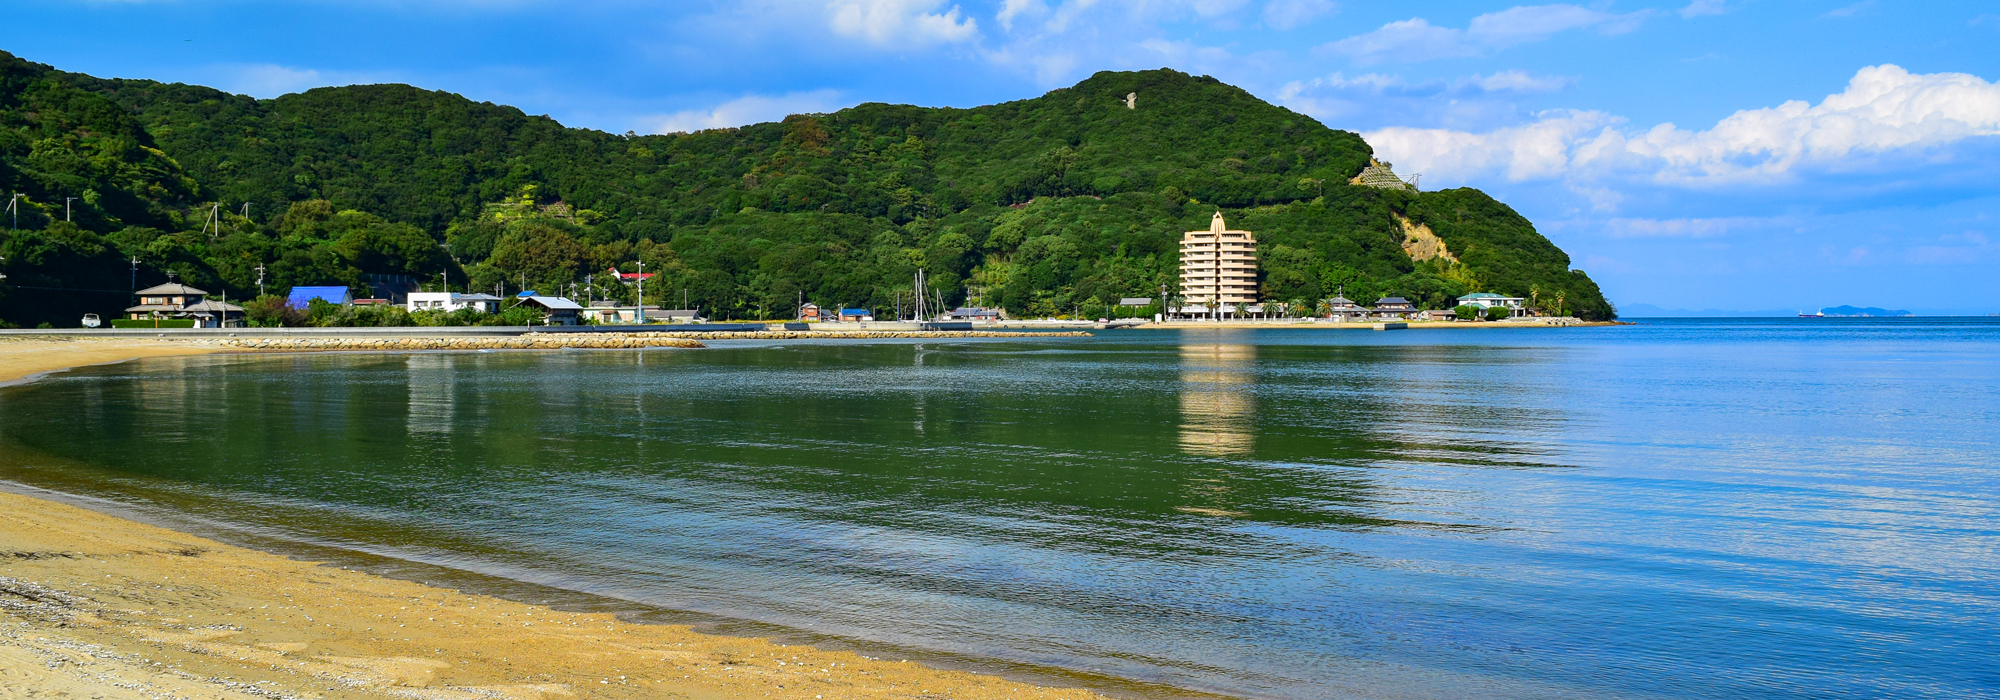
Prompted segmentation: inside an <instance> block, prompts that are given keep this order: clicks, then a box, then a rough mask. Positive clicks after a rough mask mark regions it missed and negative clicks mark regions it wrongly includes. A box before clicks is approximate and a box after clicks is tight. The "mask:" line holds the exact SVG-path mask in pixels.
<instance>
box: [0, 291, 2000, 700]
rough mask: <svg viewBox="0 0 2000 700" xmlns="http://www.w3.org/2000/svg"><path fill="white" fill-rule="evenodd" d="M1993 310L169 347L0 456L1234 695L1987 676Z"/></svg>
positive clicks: (269, 522)
mask: <svg viewBox="0 0 2000 700" xmlns="http://www.w3.org/2000/svg"><path fill="white" fill-rule="evenodd" d="M1996 428H2000V322H1993V321H1988V320H1961V321H1954V322H1940V321H1938V320H1925V321H1921V322H1911V321H1907V320H1864V319H1822V320H1797V321H1794V320H1789V319H1786V320H1758V321H1738V320H1705V321H1654V322H1648V323H1647V324H1645V325H1641V326H1635V327H1620V328H1602V329H1549V330H1526V329H1522V330H1479V331H1472V330H1412V331H1405V332H1396V333H1376V332H1367V331H1300V330H1270V331H1181V332H1175V331H1125V332H1108V333H1103V334H1100V336H1099V337H1097V338H1087V339H1077V338H1050V339H1043V340H1035V339H1029V340H1016V339H1009V340H1005V341H983V340H977V341H972V340H969V341H951V342H942V343H940V342H879V343H848V344H815V343H804V342H786V343H782V344H780V343H741V344H729V343H723V344H718V347H716V348H713V349H710V350H702V351H599V352H501V353H464V354H447V353H417V354H401V355H395V354H319V355H294V356H210V357H196V358H163V359H155V360H146V361H142V362H136V363H130V364H126V365H118V366H112V367H101V368H90V369H84V370H78V371H75V372H71V373H66V374H62V375H57V376H54V377H51V378H49V379H47V380H44V381H42V382H38V383H34V384H30V385H25V386H18V387H13V388H8V389H0V477H4V478H7V479H11V480H14V481H17V482H21V483H26V484H32V485H40V486H46V487H50V488H56V489H59V490H64V491H68V492H82V493H94V494H99V495H105V496H109V497H113V498H117V499H120V500H125V501H130V502H137V503H150V504H153V505H155V506H163V507H172V508H175V509H179V510H182V511H185V512H189V513H192V514H194V515H198V516H200V517H205V518H211V519H217V520H221V521H227V522H230V523H235V524H238V525H241V526H243V527H246V528H250V529H254V530H256V531H258V532H263V533H268V534H275V535H279V536H287V537H294V538H297V539H300V540H304V541H311V542H317V543H322V544H332V545H335V546H341V547H349V548H353V549H356V550H362V551H368V552H374V553H377V554H386V555H390V556H395V557H403V558H408V559H412V560H418V561H425V562H431V563H437V564H443V565H446V566H452V567H456V568H461V569H465V570H468V571H477V572H481V573H486V574H493V575H499V576H505V577H508V578H514V579H519V580H524V581H532V582H536V583H540V584H544V585H550V586H556V587H560V588H567V589H572V590H578V591H585V592H589V593H594V594H599V595H604V596H610V597H613V598H619V599H624V600H629V601H634V602H637V603H642V604H646V605H651V606H659V607H663V608H670V609H677V610H689V611H696V612H700V613H706V614H710V615H717V616H723V617H729V618H738V619H744V620H752V621H758V622H763V623H769V624H774V625H782V626H786V627H791V628H796V629H800V630H807V631H810V632H812V633H816V634H824V635H833V636H836V637H848V638H854V639H859V640H867V641H871V642H876V643H881V644H884V645H893V646H895V647H898V648H905V649H915V650H929V651H933V652H937V653H941V654H955V655H966V656H972V657H978V658H986V659H993V660H995V661H997V662H1001V663H1018V664H1038V665H1048V666H1055V667H1059V668H1066V669H1074V670H1079V671H1088V672H1096V673H1103V674H1109V675H1113V676H1118V677H1124V678H1131V679H1137V680H1143V681H1153V682H1160V683H1166V684H1170V685H1174V686H1179V687H1184V688H1190V689H1199V690H1212V691H1218V692H1223V693H1229V694H1237V695H1246V696H1258V697H1273V698H1322V697H1370V698H1376V697H1393V698H1402V697H1410V698H1445V697H1449V698H1457V697H1468V696H1475V695H1476V696H1483V697H1568V696H1576V697H1641V698H1643V697H1661V698H1741V697H1798V698H1806V697H1812V698H1850V697H1851V698H1874V697H1890V696H1893V697H1952V698H1964V697H2000V671H1996V670H1995V669H1996V668H2000V664H1995V663H1993V659H1995V658H2000V558H1996V554H2000V552H1996V549H2000V501H1996V497H2000V449H1996V446H2000V431H1996Z"/></svg>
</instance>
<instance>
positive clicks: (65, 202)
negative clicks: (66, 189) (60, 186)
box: [63, 197, 76, 221]
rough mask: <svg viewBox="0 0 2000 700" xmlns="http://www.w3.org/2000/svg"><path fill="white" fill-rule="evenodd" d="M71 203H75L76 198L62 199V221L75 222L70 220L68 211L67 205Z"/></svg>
mask: <svg viewBox="0 0 2000 700" xmlns="http://www.w3.org/2000/svg"><path fill="white" fill-rule="evenodd" d="M73 201H76V198H75V197H64V198H63V221H74V220H75V219H71V218H70V209H69V203H70V202H73Z"/></svg>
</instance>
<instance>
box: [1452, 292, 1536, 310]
mask: <svg viewBox="0 0 2000 700" xmlns="http://www.w3.org/2000/svg"><path fill="white" fill-rule="evenodd" d="M1523 301H1527V300H1526V299H1522V298H1521V297H1510V296H1505V295H1500V294H1494V293H1492V292H1473V293H1471V294H1467V295H1465V296H1462V297H1459V298H1458V305H1459V306H1477V307H1479V308H1482V309H1491V308H1494V307H1501V308H1506V309H1511V310H1512V311H1513V312H1514V315H1517V316H1518V315H1520V313H1521V302H1523Z"/></svg>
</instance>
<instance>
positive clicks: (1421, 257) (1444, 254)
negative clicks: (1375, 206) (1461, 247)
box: [1396, 214, 1458, 263]
mask: <svg viewBox="0 0 2000 700" xmlns="http://www.w3.org/2000/svg"><path fill="white" fill-rule="evenodd" d="M1396 223H1398V224H1401V225H1402V226H1403V252H1405V253H1409V254H1410V259H1411V260H1414V261H1417V262H1423V261H1425V260H1430V259H1433V258H1444V259H1446V260H1450V261H1452V262H1454V263H1455V262H1458V256H1456V255H1452V254H1451V251H1450V250H1447V249H1446V248H1445V247H1444V239H1441V238H1438V236H1437V234H1436V233H1432V232H1431V227H1430V225H1429V224H1419V223H1416V222H1414V221H1411V220H1409V218H1408V217H1405V216H1403V215H1401V214H1397V215H1396Z"/></svg>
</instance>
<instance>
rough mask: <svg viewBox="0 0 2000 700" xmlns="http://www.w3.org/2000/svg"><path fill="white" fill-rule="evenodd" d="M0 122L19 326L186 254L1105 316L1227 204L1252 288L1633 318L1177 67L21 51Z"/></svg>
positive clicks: (300, 272)
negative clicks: (792, 77)
mask: <svg viewBox="0 0 2000 700" xmlns="http://www.w3.org/2000/svg"><path fill="white" fill-rule="evenodd" d="M0 126H4V127H5V128H0V187H4V188H5V189H6V190H7V191H9V192H14V193H19V194H20V195H21V196H20V197H19V199H18V201H16V202H14V205H15V212H17V213H18V217H19V222H20V226H19V229H20V230H18V231H8V232H0V256H4V257H5V258H6V260H5V262H4V263H0V274H5V275H7V279H6V281H5V282H4V283H0V324H7V323H11V324H15V325H21V326H34V325H37V324H40V323H53V324H55V325H57V326H75V325H77V323H78V319H79V318H80V317H81V316H82V315H83V314H85V313H95V314H100V315H104V316H106V317H116V316H117V315H118V314H119V312H120V310H122V309H125V308H126V307H129V306H131V305H133V304H134V303H140V302H137V301H135V300H134V299H133V295H132V293H131V292H132V291H136V290H139V289H146V288H150V287H153V286H155V285H159V284H162V283H166V282H169V281H170V280H169V278H168V273H172V275H173V279H172V280H171V281H173V282H176V283H179V284H183V285H186V286H188V287H190V288H196V289H201V290H204V291H205V292H207V293H209V294H214V295H217V296H218V297H221V296H222V295H224V294H225V293H226V297H227V299H229V300H232V301H234V302H235V303H238V304H242V305H243V306H245V307H249V308H251V309H252V310H253V311H255V310H256V309H260V308H263V306H260V305H259V304H258V303H257V302H254V301H250V300H252V299H255V298H259V297H264V298H267V299H276V300H278V302H282V300H283V299H284V298H285V295H286V294H287V293H288V292H289V290H291V289H292V288H294V287H303V286H318V285H330V286H337V287H347V288H349V289H351V290H352V292H353V294H352V295H353V297H354V298H356V299H360V298H362V297H364V296H368V297H374V298H392V299H393V298H394V297H397V296H403V295H406V294H407V293H408V292H411V291H440V288H441V287H444V286H446V285H449V291H454V292H466V293H473V292H481V293H488V294H496V295H497V296H502V297H508V298H511V297H512V296H513V295H514V294H515V293H517V292H519V291H522V290H524V289H525V290H537V291H539V292H541V293H543V294H549V295H562V296H573V297H576V298H579V299H588V300H610V301H613V302H616V303H620V304H633V303H635V302H636V301H637V300H636V299H634V298H633V297H634V296H636V294H637V292H638V290H637V286H638V285H636V284H632V282H635V281H636V280H637V278H638V277H640V276H641V273H643V276H644V277H647V278H649V279H647V280H646V282H645V285H644V293H645V297H646V298H645V300H644V302H645V303H647V304H657V305H661V306H664V307H665V308H667V309H699V310H701V312H702V314H703V315H705V316H708V317H710V318H733V319H784V318H791V317H793V314H795V313H796V312H797V310H798V309H800V308H801V307H802V306H804V304H805V303H806V302H812V303H816V304H818V305H819V306H821V307H826V308H850V307H851V308H859V309H863V310H884V311H878V312H877V313H884V314H885V315H886V313H887V311H886V310H891V309H896V308H898V307H899V306H908V305H910V303H911V302H910V300H911V298H912V296H913V294H914V293H916V292H918V291H919V290H913V289H912V287H913V282H912V278H913V275H914V273H915V272H916V271H917V270H918V269H923V270H926V271H927V273H928V276H927V277H926V279H927V282H926V284H925V286H926V288H925V289H923V290H920V291H921V294H922V296H923V298H925V299H926V300H928V301H932V302H934V305H935V306H943V307H945V308H950V307H953V306H957V305H961V304H963V305H971V306H980V307H992V308H999V309H1004V310H1005V311H1006V312H1007V313H1008V314H1009V315H1011V316H1014V317H1055V316H1058V315H1061V316H1075V315H1081V316H1084V317H1086V318H1094V317H1097V316H1103V315H1116V312H1117V311H1119V308H1120V307H1119V304H1120V303H1121V300H1124V299H1129V298H1139V299H1153V298H1157V297H1159V296H1161V295H1162V294H1163V293H1165V294H1167V295H1169V296H1171V295H1173V294H1174V292H1175V289H1176V288H1177V287H1178V283H1179V269H1178V268H1179V262H1180V261H1179V253H1180V251H1179V242H1180V238H1181V235H1182V233H1183V232H1185V231H1189V230H1197V229H1202V228H1206V227H1207V226H1208V223H1209V221H1210V219H1211V217H1212V216H1213V215H1214V214H1216V213H1217V212H1218V211H1220V212H1222V213H1223V214H1224V215H1225V216H1226V217H1227V218H1228V221H1229V222H1230V224H1231V225H1232V226H1236V227H1239V228H1243V229H1247V230H1251V231H1255V232H1256V237H1257V242H1258V249H1257V253H1256V256H1257V260H1256V263H1257V280H1256V287H1255V292H1256V294H1257V295H1258V297H1259V298H1260V299H1262V300H1265V301H1269V302H1279V303H1281V304H1283V305H1285V306H1286V307H1287V308H1297V307H1301V306H1302V307H1303V308H1313V307H1314V306H1315V305H1317V304H1319V303H1321V302H1327V301H1332V300H1334V299H1335V298H1336V297H1341V299H1340V301H1341V302H1343V303H1344V302H1346V301H1347V300H1352V301H1353V302H1357V303H1359V304H1362V305H1368V304H1372V303H1374V302H1375V301H1376V300H1377V299H1382V298H1399V297H1400V298H1402V299H1406V300H1408V301H1409V302H1410V303H1411V304H1413V305H1415V306H1416V307H1417V308H1421V309H1445V310H1449V309H1451V308H1453V306H1454V305H1455V304H1457V303H1458V302H1457V301H1456V299H1457V298H1458V297H1461V296H1464V295H1467V294H1470V293H1479V292H1486V293H1497V294H1499V295H1501V296H1506V297H1513V298H1519V299H1522V300H1523V303H1524V304H1525V305H1527V306H1529V307H1531V310H1533V311H1535V312H1538V313H1547V314H1550V315H1573V316H1576V317H1579V318H1582V319H1584V320H1607V319H1611V318H1614V317H1615V316H1616V311H1615V310H1614V309H1613V308H1612V306H1611V304H1610V303H1609V302H1608V301H1606V300H1605V298H1604V295H1603V294H1602V293H1601V292H1600V291H1599V289H1598V286H1597V283H1596V282H1595V281H1593V280H1591V278H1590V277H1589V276H1588V275H1586V274H1584V272H1583V271H1581V270H1576V269H1573V268H1572V267H1571V265H1570V262H1571V261H1570V258H1569V256H1568V255H1567V254H1566V253H1564V252H1563V251H1562V250H1560V249H1558V248H1557V247H1556V246H1555V245H1554V244H1553V243H1551V242H1550V241H1549V240H1548V239H1547V238H1545V237H1544V236H1542V235H1541V234H1540V233H1539V232H1537V231H1536V230H1535V227H1534V225H1533V224H1532V223H1531V222H1529V221H1528V220H1527V219H1526V218H1524V217H1522V216H1521V215H1520V214H1519V213H1518V212H1516V211H1514V210H1513V209H1512V208H1510V207H1508V206H1507V205H1506V204H1503V203H1501V202H1499V201H1496V200H1494V199H1493V198H1492V197H1489V196H1487V195H1486V194H1485V193H1483V192H1481V191H1479V190H1475V189H1470V188H1458V189H1449V190H1441V191H1434V192H1421V191H1417V189H1416V188H1415V187H1414V186H1410V185H1409V184H1408V183H1405V182H1403V181H1402V180H1401V179H1400V178H1398V177H1397V176H1395V175H1394V174H1393V172H1392V171H1391V170H1390V167H1389V166H1390V164H1388V163H1382V162H1379V161H1377V160H1376V159H1375V158H1374V155H1375V154H1374V151H1373V149H1372V148H1370V147H1369V145H1368V144H1367V143H1366V142H1364V141H1363V140H1362V139H1361V137H1360V135H1358V134H1356V133H1354V132H1350V131H1342V130H1337V129H1332V128H1329V127H1327V126H1325V125H1323V124H1321V123H1319V122H1318V121H1316V120H1314V119H1313V118H1312V117H1309V116H1306V115H1303V114H1299V113H1297V112H1293V111H1291V110H1288V109H1285V108H1283V107H1278V106H1275V105H1272V104H1269V103H1266V102H1264V101H1263V100H1260V99H1258V98H1257V97H1255V96H1253V95H1251V94H1250V93H1248V92H1246V91H1244V90H1242V89H1240V88H1237V87H1233V86H1230V85H1226V84H1224V83H1222V82H1220V81H1217V80H1215V79H1214V78H1210V77H1206V76H1194V75H1188V74H1185V73H1180V72H1177V71H1173V70H1165V69H1162V70H1151V71H1139V72H1102V73H1098V74H1096V75H1093V76H1091V77H1090V78H1088V79H1086V80H1084V81H1083V82H1081V83H1078V84H1077V85H1075V86H1072V87H1067V88H1060V89H1057V90H1053V91H1051V92H1048V93H1047V94H1044V95H1041V96H1039V97H1034V98H1031V99H1024V100H1018V101H1014V102H1006V103H1001V104H995V105H987V106H983V107H974V108H970V109H957V108H927V107H917V106H910V105H890V104H876V103H871V104H863V105H859V106H856V107H852V108H848V109H843V110H840V111H837V112H832V113H827V114H798V115H792V116H790V117H786V118H785V119H784V120H783V121H780V122H772V123H764V124H753V125H749V126H744V127H741V128H728V129H710V130H706V131H701V132H697V133H685V134H665V135H642V134H637V133H632V132H626V133H624V134H614V133H607V132H602V131H596V130H592V129H576V128H569V127H565V126H563V125H561V124H559V123H557V122H555V121H554V120H552V119H550V118H548V117H545V116H532V115H528V114H524V113H522V112H521V110H518V109H515V108H513V107H507V106H503V105H495V104H492V103H486V102H475V101H473V100H469V99H466V98H464V97H462V96H459V95H456V94H452V93H448V92H443V91H433V90H423V89H419V88H415V87H411V86H408V85H355V86H347V87H328V88H317V89H313V90H308V91H306V92H302V93H297V94H290V95H284V96H282V97H278V98H274V99H265V100H260V99H255V98H251V97H247V96H243V95H234V94H229V93H226V92H223V91H220V90H215V89H211V88H206V87H200V86H194V85H185V84H176V83H160V82H154V81H149V80H125V79H107V78H98V77H93V76H89V75H83V74H78V73H70V72H64V71H61V70H57V69H55V68H52V67H50V66H46V65H41V64H36V63H31V62H28V61H24V60H21V59H19V58H17V57H15V56H13V55H11V54H7V53H5V52H0ZM642 262H643V263H644V265H643V268H642V267H641V266H640V265H639V263H642ZM614 268H615V269H614ZM1163 287H1164V288H1165V289H1163ZM1148 303H1151V302H1150V301H1149V302H1148ZM265 306H268V304H266V305H265ZM1127 306H1130V305H1129V304H1128V305H1127ZM1126 312H1127V313H1140V314H1145V315H1150V314H1151V313H1153V312H1154V309H1152V308H1151V307H1144V308H1139V309H1126ZM253 315H254V314H253Z"/></svg>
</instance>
